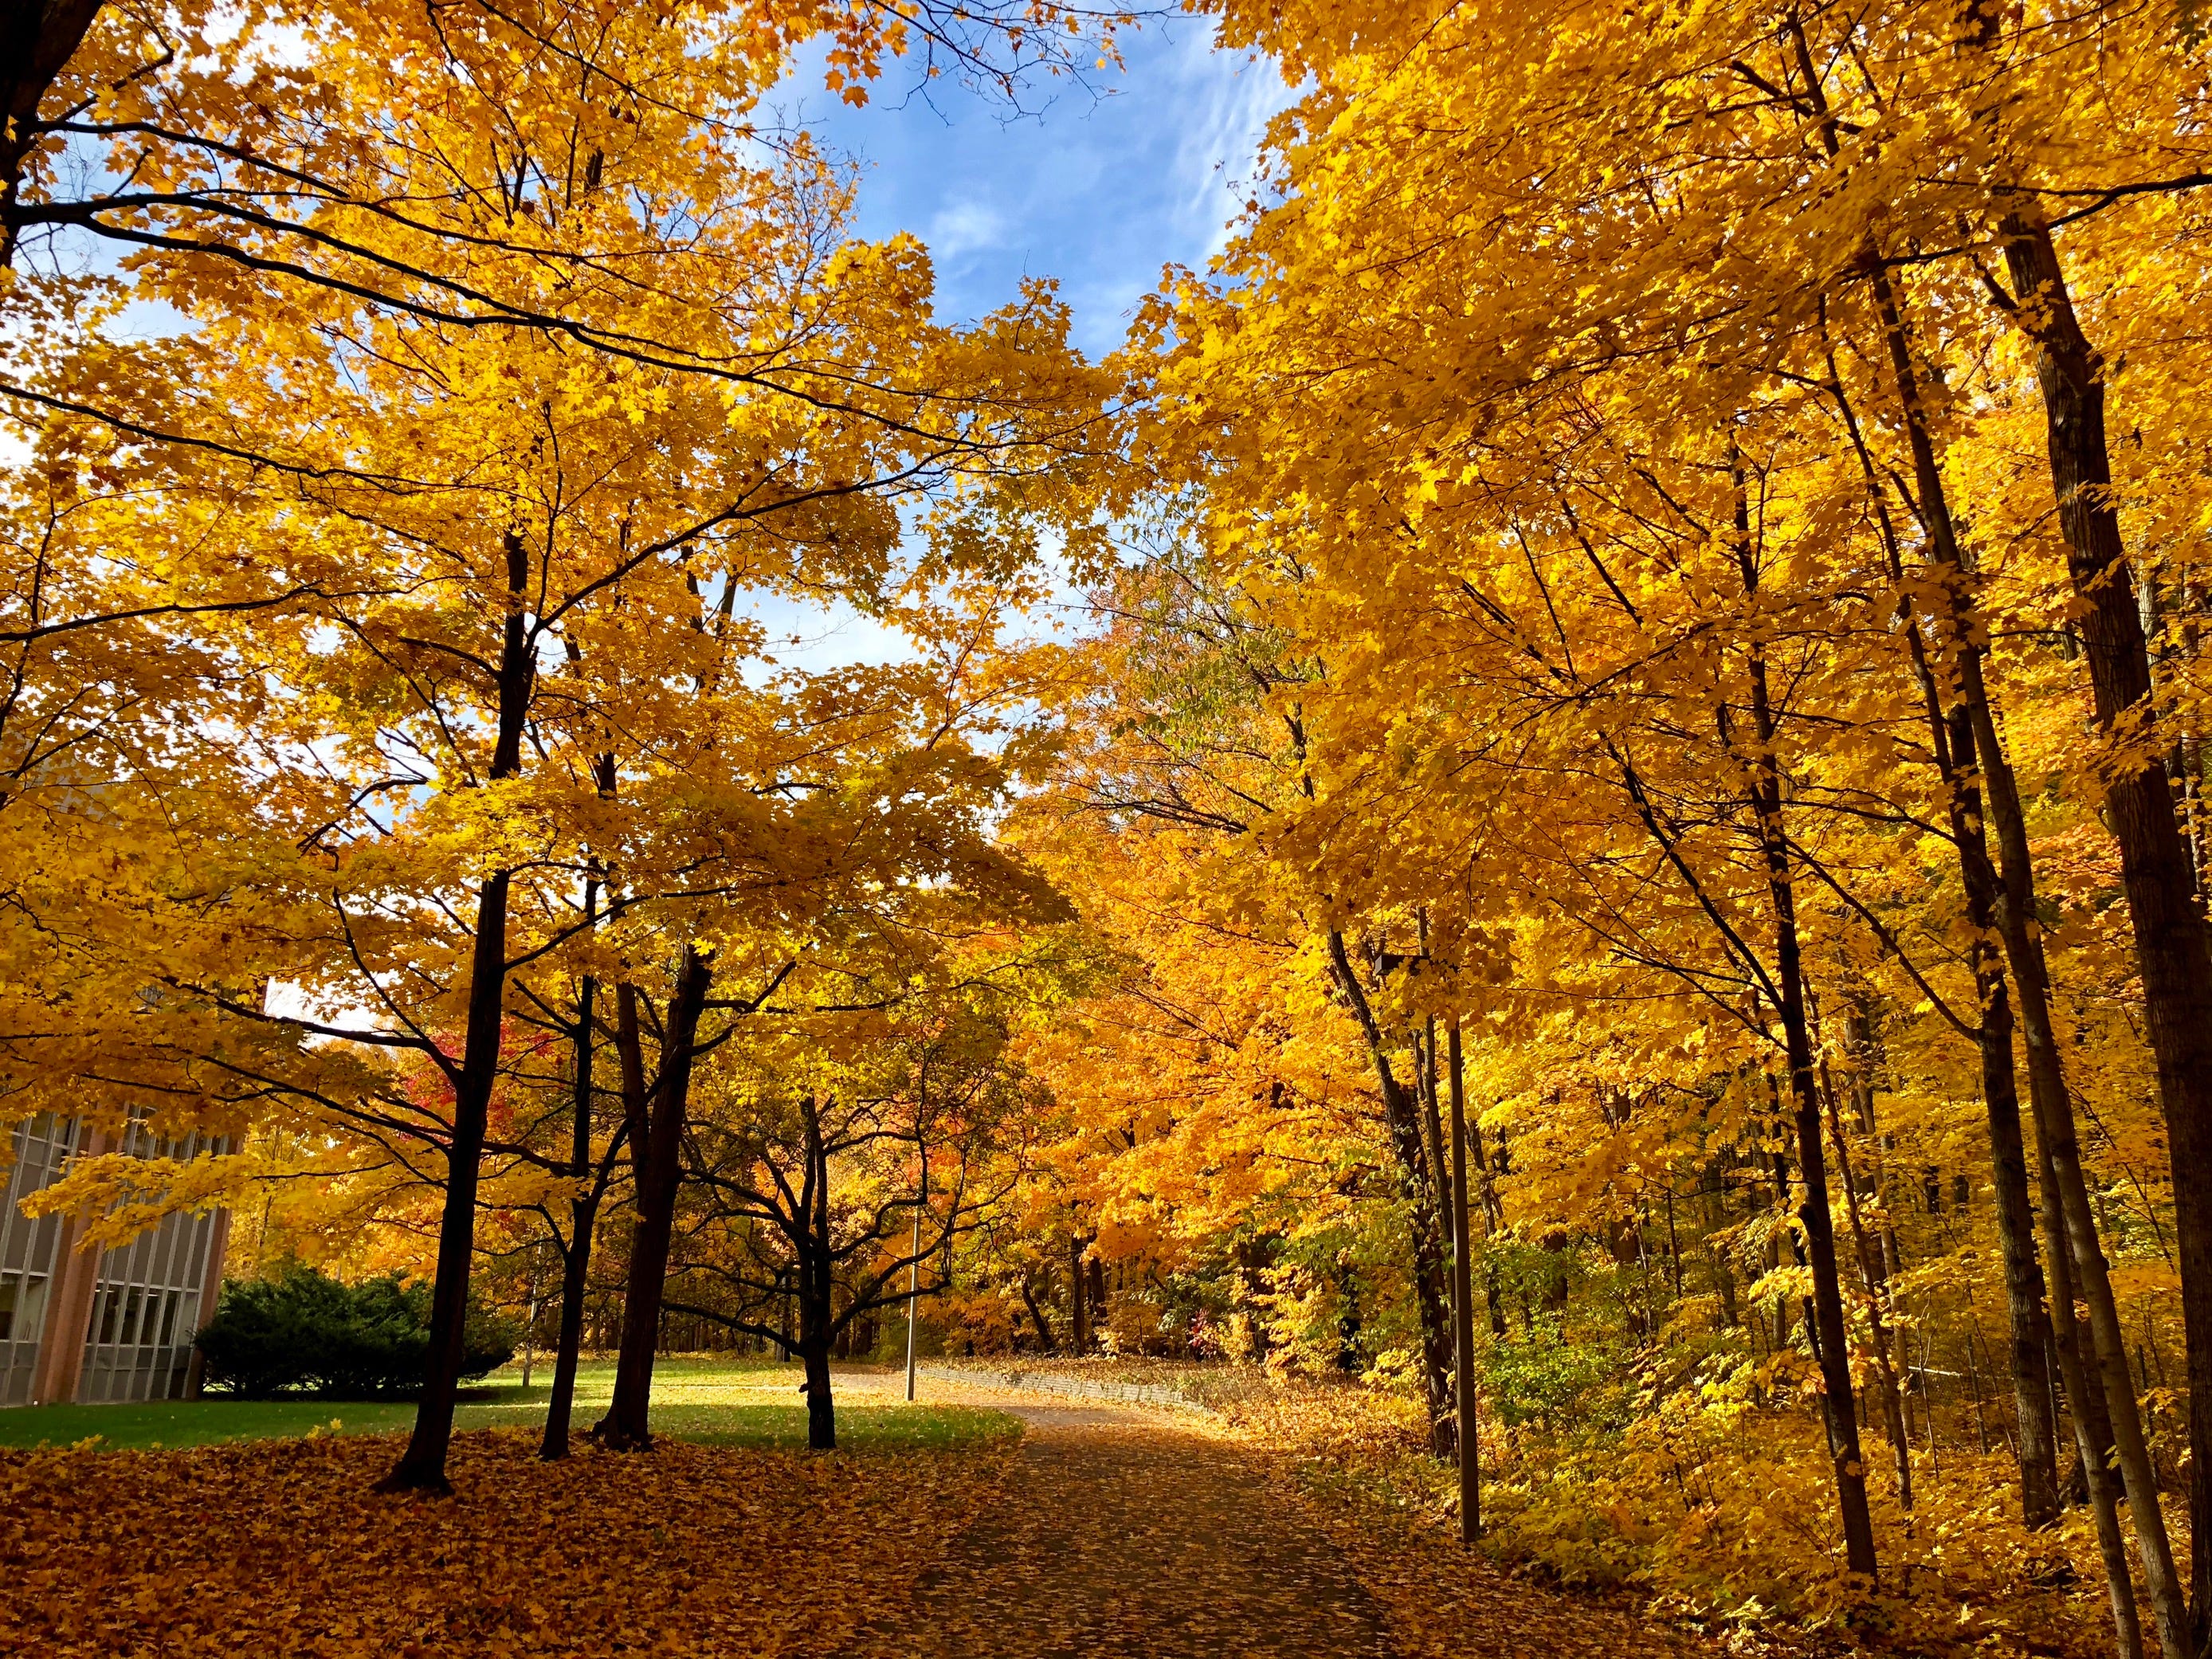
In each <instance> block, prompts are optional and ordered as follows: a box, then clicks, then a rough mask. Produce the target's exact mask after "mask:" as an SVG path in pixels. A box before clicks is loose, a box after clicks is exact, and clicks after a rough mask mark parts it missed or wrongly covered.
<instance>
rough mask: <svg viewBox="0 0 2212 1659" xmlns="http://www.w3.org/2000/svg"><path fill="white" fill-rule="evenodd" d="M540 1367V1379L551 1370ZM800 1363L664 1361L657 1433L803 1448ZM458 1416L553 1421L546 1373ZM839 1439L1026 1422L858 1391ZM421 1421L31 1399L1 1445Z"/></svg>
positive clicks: (897, 1437) (579, 1425) (585, 1386)
mask: <svg viewBox="0 0 2212 1659" xmlns="http://www.w3.org/2000/svg"><path fill="white" fill-rule="evenodd" d="M550 1372H551V1368H550V1366H546V1365H540V1366H539V1367H538V1373H537V1375H538V1379H544V1378H547V1377H549V1376H550ZM613 1387H614V1362H613V1361H612V1360H611V1359H598V1360H593V1359H587V1360H586V1361H585V1362H584V1363H583V1365H582V1367H581V1369H580V1370H579V1371H578V1373H577V1377H576V1406H575V1416H574V1425H575V1430H576V1432H577V1433H578V1434H579V1435H580V1434H581V1433H582V1432H583V1431H586V1430H587V1429H589V1428H590V1427H591V1425H592V1424H593V1423H594V1422H596V1421H597V1420H598V1419H599V1414H600V1413H601V1411H602V1410H603V1408H604V1407H605V1405H606V1402H607V1398H608V1395H609V1394H610V1393H611V1390H612V1389H613ZM798 1390H799V1370H798V1367H796V1366H794V1365H779V1364H775V1363H774V1362H773V1361H759V1360H746V1359H735V1360H732V1359H725V1358H720V1356H716V1357H714V1358H668V1359H663V1360H661V1361H660V1362H659V1364H656V1365H655V1366H654V1367H653V1431H654V1432H655V1433H657V1434H665V1435H668V1436H671V1437H674V1438H676V1439H679V1440H696V1441H700V1442H702V1443H707V1444H709V1445H717V1446H750V1447H759V1448H765V1449H776V1450H784V1449H798V1448H799V1447H803V1446H805V1443H806V1405H805V1400H804V1399H803V1398H802V1397H801V1396H800V1395H799V1391H798ZM838 1394H839V1399H838V1406H837V1444H838V1446H839V1448H840V1449H842V1450H848V1451H856V1452H896V1451H917V1450H920V1451H931V1450H942V1449H946V1448H950V1447H953V1446H958V1445H965V1444H974V1443H978V1442H985V1441H990V1440H994V1439H1000V1438H1004V1437H1012V1436H1014V1435H1018V1434H1019V1433H1020V1432H1021V1425H1020V1424H1019V1423H1018V1422H1017V1421H1016V1420H1015V1419H1013V1418H1011V1417H1008V1416H1007V1415H1006V1414H1005V1413H1002V1412H992V1411H977V1410H974V1409H971V1408H969V1407H958V1406H909V1405H908V1404H906V1403H905V1402H904V1401H898V1400H890V1401H886V1400H885V1399H884V1397H883V1396H881V1395H876V1394H872V1393H866V1392H862V1391H861V1390H860V1389H839V1390H838ZM471 1395H473V1396H474V1397H472V1398H470V1399H467V1400H465V1401H464V1402H463V1403H462V1405H461V1407H459V1410H458V1411H457V1412H456V1413H455V1414H454V1425H455V1426H456V1427H457V1428H460V1429H484V1428H522V1429H531V1430H535V1429H537V1428H538V1427H539V1426H541V1425H543V1424H544V1421H545V1401H546V1399H547V1397H548V1395H550V1389H549V1388H548V1387H547V1386H546V1383H544V1381H542V1380H538V1381H535V1382H534V1385H533V1386H532V1387H531V1388H529V1389H524V1388H523V1387H522V1386H521V1383H520V1372H519V1370H517V1369H516V1368H515V1367H513V1366H509V1367H508V1368H507V1370H504V1371H501V1372H496V1373H495V1374H494V1375H493V1376H492V1377H491V1379H490V1381H489V1384H488V1385H487V1386H485V1387H483V1389H476V1390H471ZM414 1420H415V1407H414V1406H413V1405H412V1404H411V1403H410V1402H409V1401H399V1400H374V1401H339V1400H317V1399H304V1400H226V1399H223V1398H221V1397H220V1396H210V1397H209V1398H207V1399H204V1400H171V1401H161V1402H160V1403H158V1404H153V1405H143V1406H25V1407H17V1408H15V1409H14V1410H10V1411H0V1446H40V1445H56V1446H65V1445H73V1444H75V1443H77V1442H78V1441H81V1440H86V1439H89V1438H91V1437H94V1436H97V1437H99V1440H100V1444H101V1445H102V1446H104V1447H109V1448H113V1449H127V1448H140V1447H149V1446H204V1445H209V1444H212V1443H215V1442H217V1441H225V1440H276V1439H285V1438H289V1437H293V1436H295V1435H303V1434H307V1433H310V1432H312V1431H316V1430H320V1431H323V1432H324V1433H326V1434H327V1433H331V1432H336V1433H339V1434H389V1433H393V1432H395V1431H404V1430H406V1429H407V1428H408V1427H409V1426H410V1425H412V1424H413V1422H414Z"/></svg>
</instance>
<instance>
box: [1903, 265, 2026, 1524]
mask: <svg viewBox="0 0 2212 1659" xmlns="http://www.w3.org/2000/svg"><path fill="white" fill-rule="evenodd" d="M1868 269H1869V273H1870V281H1871V283H1872V286H1873V289H1874V295H1875V310H1876V312H1877V313H1878V314H1879V316H1880V318H1881V326H1882V333H1883V337H1884V341H1885V343H1886V344H1887V348H1888V356H1889V362H1890V372H1891V377H1892V380H1893V386H1894V389H1895V391H1896V393H1897V397H1898V402H1899V405H1900V407H1901V410H1902V412H1903V415H1904V424H1905V439H1906V444H1907V447H1908V448H1909V449H1910V451H1911V457H1912V470H1913V482H1914V488H1915V491H1916V493H1917V495H1918V496H1919V507H1920V516H1921V519H1922V520H1923V524H1924V525H1925V526H1926V529H1927V532H1928V544H1929V551H1930V555H1931V556H1932V558H1933V561H1934V562H1935V563H1936V567H1937V568H1938V570H1939V571H1940V572H1941V573H1942V578H1943V581H1944V587H1943V590H1942V592H1943V598H1942V600H1940V601H1939V605H1940V606H1941V610H1940V612H1939V617H1938V620H1939V623H1941V624H1942V635H1941V641H1940V642H1941V645H1942V650H1943V653H1944V659H1945V667H1946V668H1947V669H1949V670H1953V671H1952V672H1948V673H1947V674H1946V675H1945V676H1944V677H1943V681H1942V684H1939V682H1938V679H1937V677H1936V674H1935V672H1933V671H1931V669H1930V666H1929V662H1928V659H1927V653H1926V651H1925V648H1924V647H1923V644H1922V641H1921V637H1920V633H1919V629H1918V624H1917V622H1916V621H1915V619H1914V617H1913V616H1912V612H1911V603H1910V601H1909V600H1908V601H1901V602H1900V612H1901V615H1902V619H1903V621H1904V623H1905V638H1906V642H1907V646H1908V648H1909V650H1910V653H1911V662H1912V667H1913V671H1914V674H1915V677H1916V678H1917V681H1918V684H1919V687H1920V691H1921V696H1922V699H1923V702H1924V704H1925V706H1926V714H1927V719H1928V725H1929V744H1930V748H1931V750H1932V752H1933V754H1934V756H1935V758H1936V769H1937V770H1938V772H1939V773H1940V774H1941V775H1942V782H1943V787H1944V795H1945V807H1946V810H1947V812H1948V817H1949V819H1950V824H1951V834H1952V840H1953V841H1954V843H1955V844H1956V845H1957V847H1958V849H1959V864H1960V880H1961V883H1962V884H1963V886H1964V888H1965V890H1966V916H1967V921H1969V922H1970V923H1971V924H1972V927H1973V928H1974V930H1975V938H1974V942H1973V945H1972V955H1973V969H1974V990H1975V1000H1976V1005H1977V1009H1978V1030H1977V1031H1976V1034H1975V1036H1976V1042H1977V1044H1978V1048H1979V1049H1980V1060H1981V1074H1982V1103H1983V1108H1984V1115H1985V1117H1986V1119H1987V1121H1988V1124H1989V1132H1990V1174H1991V1179H1992V1182H1993V1183H1994V1187H1995V1191H1996V1219H1997V1237H1998V1243H1999V1246H2000V1250H2001V1253H2002V1257H2003V1261H2004V1269H2005V1299H2006V1310H2007V1315H2008V1322H2009V1326H2008V1328H2009V1331H2010V1335H2011V1346H2010V1360H2011V1371H2012V1378H2013V1396H2014V1401H2015V1412H2016V1414H2017V1419H2018V1421H2019V1425H2020V1433H2019V1436H2018V1439H2017V1443H2016V1446H2015V1450H2016V1452H2017V1454H2018V1456H2019V1461H2020V1485H2021V1516H2022V1519H2023V1520H2024V1521H2025V1522H2027V1525H2028V1526H2029V1527H2030V1528H2038V1529H2039V1528H2044V1527H2047V1526H2050V1525H2051V1524H2053V1523H2054V1522H2057V1518H2058V1452H2057V1425H2055V1423H2054V1422H2053V1421H2052V1418H2051V1372H2050V1367H2049V1364H2048V1362H2047V1359H2046V1357H2045V1348H2046V1339H2047V1327H2046V1325H2045V1312H2044V1301H2043V1295H2044V1284H2043V1273H2042V1269H2041V1267H2039V1265H2038V1263H2037V1261H2036V1257H2035V1232H2034V1209H2033V1204H2032V1203H2031V1202H2030V1200H2029V1199H2028V1193H2027V1152H2026V1151H2025V1148H2024V1144H2023V1141H2022V1138H2021V1124H2020V1085H2019V1083H2018V1081H2017V1079H2016V1077H2015V1071H2014V1062H2013V1029H2014V1025H2013V1010H2012V1003H2011V998H2010V995H2009V993H2008V987H2007V986H2006V984H2005V978H2004V969H2003V968H2002V964H2001V963H2000V960H1999V954H1998V949H1997V946H1996V944H1995V942H1994V933H1995V929H1996V911H1997V907H1998V905H1999V903H2000V902H2001V895H2000V890H1999V889H2000V883H1999V881H1998V878H1997V873H1996V868H1995V866H1993V865H1992V864H1991V863H1990V855H1989V843H1988V840H1987V837H1986V835H1985V833H1984V829H1983V818H1982V793H1981V788H1980V787H1979V786H1978V784H1977V783H1976V781H1974V780H1973V778H1972V775H1971V774H1972V768H1973V759H1974V738H1973V711H1972V706H1971V702H1970V701H1969V700H1968V699H1966V698H1964V697H1960V698H1957V699H1956V700H1954V699H1952V698H1949V697H1948V696H1946V694H1945V690H1944V687H1945V686H1955V685H1956V684H1957V682H1958V680H1959V679H1960V678H1962V675H1961V674H1960V672H1958V671H1957V670H1958V669H1959V668H1960V666H1961V665H1960V663H1959V661H1958V659H1960V658H1963V657H1965V656H1966V655H1969V654H1972V655H1974V656H1975V657H1976V659H1977V666H1978V656H1979V650H1980V647H1979V645H1978V641H1977V640H1976V638H1975V636H1974V635H1973V634H1972V632H1971V630H1969V629H1966V628H1963V627H1961V626H1960V625H1959V623H1960V618H1961V617H1962V616H1963V614H1964V611H1965V608H1966V600H1965V595H1964V592H1962V588H1963V585H1964V582H1965V579H1966V565H1965V556H1964V553H1963V551H1962V550H1961V548H1960V542H1959V538H1958V533H1957V529H1956V526H1955V525H1954V521H1953V519H1952V516H1951V512H1950V506H1949V499H1948V495H1947V493H1946V490H1945V487H1944V480H1943V473H1942V467H1941V465H1939V463H1938V460H1937V457H1936V444H1935V439H1934V435H1932V434H1931V433H1930V431H1929V427H1928V422H1927V418H1926V409H1925V405H1924V399H1923V395H1922V390H1921V377H1920V372H1919V369H1918V367H1917V364H1916V363H1915V362H1914V360H1913V354H1912V343H1911V335H1910V332H1909V331H1908V330H1907V328H1906V325H1905V316H1904V312H1903V307H1902V306H1901V304H1900V303H1899V297H1898V294H1897V291H1896V289H1895V287H1894V286H1893V283H1891V281H1890V277H1889V274H1888V272H1887V270H1886V269H1885V268H1884V267H1883V266H1882V264H1881V260H1880V258H1879V257H1877V256H1876V255H1875V253H1874V252H1873V250H1872V249H1871V248H1870V249H1869V260H1868ZM1869 482H1870V483H1871V480H1870V481H1869ZM1882 527H1883V530H1884V532H1885V537H1886V538H1887V539H1888V540H1889V541H1890V548H1889V554H1890V560H1891V565H1892V574H1893V576H1894V577H1895V578H1897V579H1898V580H1899V581H1902V580H1903V576H1904V572H1903V568H1902V566H1901V564H1900V562H1899V556H1898V552H1897V549H1896V546H1895V543H1894V538H1890V537H1888V536H1887V532H1888V529H1889V520H1888V518H1887V509H1886V508H1885V509H1883V516H1882ZM1947 704H1948V706H1947Z"/></svg>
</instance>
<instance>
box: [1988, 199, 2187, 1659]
mask: <svg viewBox="0 0 2212 1659" xmlns="http://www.w3.org/2000/svg"><path fill="white" fill-rule="evenodd" d="M2003 232H2004V236H2005V263H2006V265H2007V267H2008V270H2010V272H2011V276H2012V282H2013V289H2014V292H2015V295H2016V296H2017V300H2016V309H2015V313H2014V315H2015V320H2017V321H2018V322H2019V323H2020V325H2021V327H2022V328H2023V329H2024V330H2025V331H2026V332H2027V336H2028V337H2029V338H2030V339H2031V340H2033V342H2034V343H2035V347H2036V358H2035V369H2036V380H2037V381H2038V383H2039V386H2041V389H2042V392H2043V404H2044V413H2045V433H2046V436H2047V439H2048V442H2049V447H2050V457H2051V489H2052V492H2053V494H2054V495H2055V496H2056V497H2057V505H2058V521H2059V526H2060V528H2061V529H2062V530H2063V532H2065V537H2066V548H2067V561H2066V563H2067V571H2068V574H2069V576H2070V577H2071V578H2072V580H2073V586H2074V592H2075V597H2076V598H2077V599H2079V600H2080V601H2081V609H2080V611H2079V621H2080V627H2081V641H2082V645H2083V649H2084V654H2085V655H2086V656H2087V659H2088V665H2089V684H2090V688H2091V691H2092V695H2093V703H2094V707H2095V711H2096V720H2097V724H2098V726H2099V727H2100V729H2101V730H2102V731H2103V732H2105V733H2106V736H2107V737H2108V738H2113V739H2114V740H2115V742H2116V746H2117V747H2118V749H2119V750H2120V751H2121V752H2118V753H2116V754H2114V755H2113V756H2112V757H2111V758H2110V763H2108V764H2107V765H2106V767H2105V768H2104V769H2102V775H2103V776H2104V778H2105V780H2106V782H2105V818H2106V823H2107V824H2108V825H2109V826H2110V827H2111V829H2112V834H2113V836H2114V838H2115V839H2116V840H2117V841H2118V842H2119V848H2120V878H2121V883H2122V884H2123V886H2124V888H2125V889H2126V891H2127V896H2128V915H2129V919H2130V921H2131V922H2132V923H2133V925H2134V932H2135V941H2136V967H2137V969H2138V970H2139V971H2140V973H2141V974H2142V987H2143V1014H2144V1024H2145V1025H2146V1027H2147V1028H2148V1035H2149V1037H2150V1047H2151V1053H2152V1054H2153V1055H2154V1058H2155V1060H2156V1061H2157V1066H2158V1084H2159V1098H2160V1103H2161V1104H2162V1105H2163V1107H2164V1108H2165V1113H2166V1145H2167V1151H2168V1153H2169V1156H2170V1158H2171V1159H2172V1172H2173V1212H2174V1215H2173V1219H2174V1231H2175V1234H2176V1236H2177V1239H2178V1242H2179V1255H2180V1262H2181V1315H2182V1330H2183V1334H2184V1335H2185V1338H2186V1340H2187V1344H2188V1372H2189V1376H2188V1380H2189V1449H2190V1459H2191V1466H2190V1483H2189V1517H2190V1524H2191V1532H2192V1536H2193V1541H2194V1542H2193V1547H2192V1549H2191V1560H2190V1586H2191V1627H2190V1630H2189V1632H2188V1633H2187V1634H2186V1635H2183V1634H2182V1633H2181V1632H2173V1633H2172V1637H2173V1638H2174V1639H2173V1641H2172V1643H2171V1644H2170V1643H2169V1635H2168V1632H2166V1631H2164V1630H2163V1629H2161V1631H2160V1646H2161V1647H2162V1648H2164V1647H2167V1646H2169V1645H2172V1646H2174V1647H2176V1648H2177V1649H2178V1650H2187V1651H2189V1652H2191V1653H2194V1652H2195V1651H2196V1650H2198V1649H2199V1648H2200V1647H2202V1646H2203V1638H2204V1626H2205V1624H2206V1615H2207V1613H2208V1610H2212V1609H2209V1608H2208V1602H2212V951H2208V950H2207V948H2206V940H2205V932H2204V922H2203V916H2202V915H2200V914H2199V912H2198V910H2197V902H2196V884H2195V882H2194V879H2193V878H2192V874H2191V868H2190V861H2189V849H2188V847H2187V845H2186V844H2185V842H2184V841H2183V839H2182V836H2181V828H2180V824H2179V822H2178V821H2177V819H2176V817H2175V814H2174V810H2173V794H2172V787H2171V785H2170V783H2169V782H2168V780H2167V778H2166V769H2165V767H2164V766H2163V765H2162V764H2161V763H2160V760H2159V758H2158V757H2157V755H2156V753H2155V752H2154V750H2152V749H2151V748H2150V747H2149V746H2148V743H2147V742H2146V741H2145V737H2146V735H2147V734H2145V733H2141V732H2128V728H2129V727H2130V726H2131V725H2133V724H2134V723H2135V722H2137V721H2139V720H2142V718H2143V717H2144V715H2145V714H2147V713H2148V703H2149V699H2150V690H2151V685H2150V663H2149V658H2148V654H2147V653H2146V649H2145V645H2144V641H2143V634H2142V618H2141V617H2140V616H2139V614H2138V613H2137V611H2136V602H2135V584H2134V580H2133V577H2132V574H2131V573H2130V568H2129V565H2128V558H2127V551H2126V548H2125V545H2124V543H2123V542H2122V540H2121V538H2120V520H2119V513H2118V509H2117V508H2116V507H2114V506H2113V503H2112V462H2111V457H2110V455H2109V454H2108V453H2107V451H2106V439H2105V383H2104V367H2103V364H2102V363H2101V362H2100V360H2099V358H2098V356H2097V353H2096V350H2095V348H2094V347H2093V346H2092V345H2091V344H2090V343H2089V340H2088V337H2087V335H2086V334H2084V333H2083V332H2082V330H2081V323H2080V321H2079V319H2077V318H2076V317H2075V312H2074V305H2073V300H2072V296H2071V295H2070V294H2069V292H2068V289H2067V286H2066V277H2065V273H2064V270H2063V268H2062V267H2061V266H2060V264H2059V263H2058V253H2057V248H2056V247H2055V246H2053V245H2052V243H2051V233H2050V230H2049V228H2048V227H2047V226H2046V225H2045V224H2044V222H2042V221H2041V220H2040V219H2039V218H2035V217H2032V216H2030V215H2029V213H2027V212H2026V211H2021V210H2015V211H2014V212H2012V213H2010V214H2008V216H2006V219H2005V222H2004V225H2003ZM2070 1225H2071V1219H2070V1218H2069V1226H2070ZM2093 1316H2094V1310H2092V1317H2093ZM2110 1393H2111V1390H2110V1389H2107V1394H2108V1395H2109V1394H2110ZM2115 1426H2117V1424H2116V1425H2115ZM2154 1595H2155V1590H2154ZM2163 1621H2164V1616H2163V1613H2161V1624H2163Z"/></svg>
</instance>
